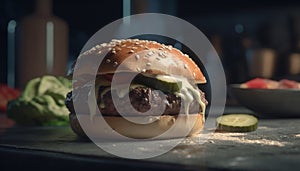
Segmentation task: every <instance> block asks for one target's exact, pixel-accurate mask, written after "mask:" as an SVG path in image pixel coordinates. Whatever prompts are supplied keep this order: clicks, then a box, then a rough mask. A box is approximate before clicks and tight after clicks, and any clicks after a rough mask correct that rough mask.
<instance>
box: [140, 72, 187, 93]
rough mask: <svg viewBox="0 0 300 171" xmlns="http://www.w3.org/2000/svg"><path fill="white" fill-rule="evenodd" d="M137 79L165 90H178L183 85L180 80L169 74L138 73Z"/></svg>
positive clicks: (172, 91)
mask: <svg viewBox="0 0 300 171" xmlns="http://www.w3.org/2000/svg"><path fill="white" fill-rule="evenodd" d="M135 81H136V82H138V83H141V84H144V85H146V86H149V87H152V88H154V89H157V90H161V91H163V92H171V93H174V92H178V91H179V90H180V89H181V87H182V82H181V81H180V80H178V79H176V78H174V77H171V76H168V75H157V76H154V77H148V76H141V75H138V76H137V77H136V79H135Z"/></svg>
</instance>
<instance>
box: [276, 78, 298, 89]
mask: <svg viewBox="0 0 300 171" xmlns="http://www.w3.org/2000/svg"><path fill="white" fill-rule="evenodd" d="M279 88H292V89H298V82H296V81H292V80H287V79H282V80H280V82H279Z"/></svg>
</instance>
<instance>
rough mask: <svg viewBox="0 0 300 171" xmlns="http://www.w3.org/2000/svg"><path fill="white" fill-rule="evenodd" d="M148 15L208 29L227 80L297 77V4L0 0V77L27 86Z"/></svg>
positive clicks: (299, 34)
mask: <svg viewBox="0 0 300 171" xmlns="http://www.w3.org/2000/svg"><path fill="white" fill-rule="evenodd" d="M143 12H158V13H164V14H170V15H174V16H177V17H179V18H182V19H184V20H186V21H188V22H190V23H192V24H193V25H195V26H196V27H198V28H199V29H200V30H201V31H202V32H204V34H205V35H206V36H207V37H208V38H209V39H210V41H211V43H212V44H213V45H214V47H215V48H216V50H217V52H218V54H219V56H220V58H221V60H222V62H223V65H224V69H225V72H226V78H227V83H228V84H231V83H241V82H244V81H247V80H249V79H251V78H254V77H264V78H272V79H281V78H289V79H294V80H298V81H299V73H300V2H295V1H292V0H285V1H280V2H276V1H272V2H271V1H270V2H268V1H264V0H260V1H258V0H252V1H237V2H234V1H232V2H230V1H226V2H219V1H214V0H211V1H205V3H204V2H203V3H200V2H198V1H191V0H190V1H189V0H111V1H108V0H107V1H95V0H84V1H82V0H73V1H59V0H52V1H51V0H27V1H22V0H1V1H0V38H1V39H0V82H1V83H4V84H8V85H9V86H11V87H19V88H23V86H24V84H25V82H26V81H27V80H28V79H30V78H31V77H35V76H41V75H44V74H53V75H65V72H66V68H67V66H69V65H70V64H71V62H72V61H73V60H74V59H76V58H77V56H78V54H79V53H80V51H81V48H82V47H83V45H84V44H85V43H86V41H87V40H88V39H89V38H90V37H91V36H92V35H93V34H94V33H95V32H96V31H98V30H99V29H100V28H102V27H103V26H105V25H107V24H109V23H110V22H112V21H114V20H117V19H119V18H121V17H123V16H127V15H129V14H137V13H143ZM25 75H27V76H28V78H27V76H25Z"/></svg>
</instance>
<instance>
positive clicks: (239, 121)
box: [216, 114, 258, 132]
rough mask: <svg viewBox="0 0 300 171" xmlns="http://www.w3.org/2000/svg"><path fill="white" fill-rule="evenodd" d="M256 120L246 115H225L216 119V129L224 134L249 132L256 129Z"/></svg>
mask: <svg viewBox="0 0 300 171" xmlns="http://www.w3.org/2000/svg"><path fill="white" fill-rule="evenodd" d="M257 124H258V119H257V118H256V117H254V116H252V115H248V114H227V115H223V116H220V117H218V118H217V119H216V125H217V129H218V130H220V131H226V132H251V131H255V130H256V129H257Z"/></svg>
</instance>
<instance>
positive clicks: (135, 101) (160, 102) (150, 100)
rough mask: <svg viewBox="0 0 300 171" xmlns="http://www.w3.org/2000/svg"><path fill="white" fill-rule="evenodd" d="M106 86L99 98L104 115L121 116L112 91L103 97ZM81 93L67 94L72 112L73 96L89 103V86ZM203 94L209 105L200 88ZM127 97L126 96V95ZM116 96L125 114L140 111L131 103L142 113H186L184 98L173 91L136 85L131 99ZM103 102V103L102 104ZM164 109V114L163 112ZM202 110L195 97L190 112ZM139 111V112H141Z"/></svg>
mask: <svg viewBox="0 0 300 171" xmlns="http://www.w3.org/2000/svg"><path fill="white" fill-rule="evenodd" d="M105 88H106V87H101V88H100V89H99V96H98V99H97V103H98V106H99V109H100V112H101V114H102V115H105V116H120V113H119V112H118V111H117V109H116V107H115V105H114V103H113V100H112V94H111V93H112V92H111V91H107V92H106V93H105V94H103V96H102V97H101V95H100V94H101V93H102V92H103V90H104V89H105ZM78 91H79V92H80V93H79V94H80V96H82V97H78V96H79V95H75V94H74V95H72V91H71V92H69V93H68V94H67V98H66V101H65V103H66V106H67V108H68V109H69V111H70V112H71V113H75V110H74V106H73V98H74V99H76V98H80V99H82V98H83V101H85V102H86V104H83V105H88V104H87V103H88V91H89V89H87V88H81V89H80V90H78ZM113 91H114V90H113ZM199 92H200V94H201V100H202V101H203V102H204V103H205V104H206V105H207V103H208V102H207V100H206V99H205V94H204V92H202V91H201V90H199ZM125 97H126V96H125ZM125 97H122V98H116V99H115V101H114V102H115V103H117V104H119V105H118V106H119V107H118V109H120V110H119V111H121V112H122V113H123V114H125V115H136V114H138V113H134V112H133V111H132V110H131V107H130V105H128V104H129V103H131V104H132V106H133V108H134V109H135V110H136V111H138V112H141V113H144V112H147V111H148V110H151V112H148V113H151V116H159V115H178V114H180V113H184V110H183V107H182V109H181V105H183V104H182V102H181V101H182V100H181V98H180V97H179V96H176V95H175V94H173V93H162V92H159V91H155V89H152V88H149V87H136V88H133V89H131V90H130V92H129V99H128V98H125ZM100 104H102V105H100ZM161 111H164V112H163V114H161V113H162V112H161ZM200 112H202V109H201V106H200V105H199V103H198V102H197V101H196V100H195V99H194V100H193V102H192V103H191V104H190V107H189V113H191V114H195V113H200ZM141 113H139V114H141Z"/></svg>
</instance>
